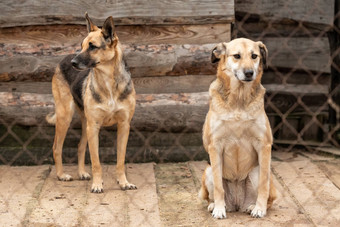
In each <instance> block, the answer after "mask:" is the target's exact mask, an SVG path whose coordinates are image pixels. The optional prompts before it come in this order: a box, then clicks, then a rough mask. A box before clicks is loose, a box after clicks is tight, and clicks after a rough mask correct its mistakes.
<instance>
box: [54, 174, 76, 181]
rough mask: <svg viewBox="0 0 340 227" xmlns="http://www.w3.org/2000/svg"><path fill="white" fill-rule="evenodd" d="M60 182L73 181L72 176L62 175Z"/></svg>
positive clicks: (59, 177) (59, 178)
mask: <svg viewBox="0 0 340 227" xmlns="http://www.w3.org/2000/svg"><path fill="white" fill-rule="evenodd" d="M58 180H60V181H72V180H73V178H72V177H71V176H70V175H68V174H65V173H63V174H62V175H60V176H58Z"/></svg>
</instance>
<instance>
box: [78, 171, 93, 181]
mask: <svg viewBox="0 0 340 227" xmlns="http://www.w3.org/2000/svg"><path fill="white" fill-rule="evenodd" d="M78 175H79V179H80V180H90V179H91V175H90V174H89V173H87V172H79V173H78Z"/></svg>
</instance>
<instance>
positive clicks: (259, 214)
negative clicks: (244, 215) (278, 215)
mask: <svg viewBox="0 0 340 227" xmlns="http://www.w3.org/2000/svg"><path fill="white" fill-rule="evenodd" d="M250 215H251V216H252V217H253V218H263V217H264V216H265V215H266V209H263V208H260V206H258V205H256V206H255V207H254V209H253V210H252V211H251V214H250Z"/></svg>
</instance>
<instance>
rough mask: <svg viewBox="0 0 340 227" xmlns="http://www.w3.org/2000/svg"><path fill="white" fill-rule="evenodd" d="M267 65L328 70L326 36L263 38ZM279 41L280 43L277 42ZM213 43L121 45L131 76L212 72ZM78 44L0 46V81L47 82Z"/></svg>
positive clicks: (275, 68) (279, 67) (214, 65)
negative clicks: (62, 60) (1, 55)
mask: <svg viewBox="0 0 340 227" xmlns="http://www.w3.org/2000/svg"><path fill="white" fill-rule="evenodd" d="M262 41H263V42H264V43H265V44H266V46H267V48H268V51H269V59H268V63H269V67H270V68H271V69H272V70H274V71H278V70H280V69H284V70H287V69H293V70H294V71H299V72H305V73H307V74H313V73H315V74H318V72H319V73H330V54H329V53H330V51H329V44H328V40H327V38H323V37H321V38H273V37H269V38H265V39H263V40H262ZM278 43H280V44H281V45H277V44H278ZM214 46H215V44H204V45H187V44H186V45H177V44H174V45H167V44H159V45H137V46H136V45H132V44H131V45H124V48H125V50H124V53H125V59H126V62H127V65H128V66H129V68H130V71H131V74H132V77H141V76H163V75H190V74H191V75H194V74H199V75H207V74H208V75H209V74H210V75H214V74H215V73H216V64H212V63H211V62H210V55H211V50H212V49H213V47H214ZM77 49H79V46H78V45H77V46H72V47H70V46H64V47H63V46H58V47H52V46H48V45H47V46H46V47H39V45H36V46H33V47H32V46H28V47H27V46H25V44H23V45H22V46H17V45H11V46H8V47H7V46H6V48H3V50H4V52H3V57H1V58H0V81H24V80H31V81H32V80H33V81H50V80H51V77H52V75H53V73H54V69H55V67H56V65H57V64H58V62H59V61H60V60H61V59H62V58H63V57H64V56H65V55H67V54H69V53H74V52H75V51H76V50H77Z"/></svg>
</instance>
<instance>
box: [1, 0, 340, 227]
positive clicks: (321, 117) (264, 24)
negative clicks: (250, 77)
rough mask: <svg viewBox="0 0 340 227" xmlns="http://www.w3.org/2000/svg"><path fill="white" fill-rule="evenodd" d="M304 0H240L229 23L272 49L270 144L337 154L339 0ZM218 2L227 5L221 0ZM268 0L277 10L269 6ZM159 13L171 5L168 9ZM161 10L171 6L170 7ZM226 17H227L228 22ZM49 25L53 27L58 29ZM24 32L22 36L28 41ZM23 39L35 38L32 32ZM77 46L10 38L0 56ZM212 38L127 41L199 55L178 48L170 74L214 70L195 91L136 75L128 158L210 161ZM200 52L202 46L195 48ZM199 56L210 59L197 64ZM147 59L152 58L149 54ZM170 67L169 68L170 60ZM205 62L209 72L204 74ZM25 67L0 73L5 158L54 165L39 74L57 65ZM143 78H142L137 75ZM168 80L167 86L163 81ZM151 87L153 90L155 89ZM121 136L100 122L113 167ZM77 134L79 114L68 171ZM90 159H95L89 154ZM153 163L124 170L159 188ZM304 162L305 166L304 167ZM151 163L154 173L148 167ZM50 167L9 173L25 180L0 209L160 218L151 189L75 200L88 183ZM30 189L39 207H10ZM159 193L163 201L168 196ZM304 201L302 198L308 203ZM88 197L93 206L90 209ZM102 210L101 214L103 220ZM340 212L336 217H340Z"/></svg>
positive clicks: (153, 51)
mask: <svg viewBox="0 0 340 227" xmlns="http://www.w3.org/2000/svg"><path fill="white" fill-rule="evenodd" d="M217 2H218V1H217ZM301 2H303V1H277V2H273V3H268V2H267V1H264V0H256V1H246V0H235V6H234V7H235V21H233V22H231V28H232V29H231V38H232V39H233V38H238V37H246V38H250V39H252V40H261V41H262V42H263V43H264V44H266V46H267V48H268V50H269V59H268V64H269V68H268V69H267V70H266V71H265V72H264V75H263V79H262V83H263V85H264V87H265V88H266V90H267V93H266V95H265V109H266V112H267V115H268V117H269V120H270V124H271V128H272V132H273V137H274V144H273V150H279V151H284V152H295V151H296V150H297V149H300V150H305V151H307V152H309V153H316V152H323V153H327V152H332V153H333V154H334V152H336V151H338V150H339V149H340V124H339V122H340V102H339V101H340V82H339V78H340V67H339V65H340V48H339V46H340V23H339V21H340V11H339V10H338V9H339V5H338V1H335V2H333V1H330V2H327V1H326V2H327V3H325V2H322V1H317V0H315V1H311V2H310V3H308V4H307V6H306V8H305V9H304V10H302V11H298V10H297V8H298V9H300V8H301V6H299V7H296V5H301V4H302V3H301ZM294 4H295V5H294ZM332 4H334V7H333V6H332V7H330V8H331V9H333V10H334V17H333V16H331V18H332V20H331V22H329V21H325V20H326V19H324V18H322V17H323V16H325V15H326V14H327V13H328V11H327V8H329V7H327V5H332ZM221 5H223V4H222V3H221ZM267 5H269V6H270V7H271V8H269V9H268V8H265V7H266V6H267ZM201 7H202V6H201V5H200V4H199V3H197V5H196V6H193V8H192V12H194V13H195V12H196V11H197V12H199V10H201ZM131 10H134V9H131ZM162 10H163V11H166V9H162ZM162 10H160V11H162ZM332 13H333V12H332ZM160 14H161V13H160ZM164 14H166V13H165V12H164ZM157 15H158V14H157ZM219 23H220V22H219ZM228 24H230V23H229V22H228ZM166 25H168V24H166ZM148 26H151V27H152V26H154V25H153V24H148ZM164 26H165V25H164ZM177 26H181V25H177ZM207 26H208V25H207ZM209 26H211V24H209ZM47 29H52V27H49V28H47ZM179 30H180V29H179ZM8 31H10V30H6V29H2V30H1V31H0V34H1V33H3V35H6V34H9V33H10V32H11V31H10V32H8ZM25 32H26V33H27V34H29V30H25ZM77 32H80V33H81V34H82V35H86V33H84V31H82V30H80V31H79V30H77ZM26 33H25V34H26ZM25 34H24V35H23V37H24V41H25ZM119 35H120V34H119V33H118V36H119ZM207 35H209V34H207ZM4 37H5V36H4ZM6 37H7V36H6ZM26 38H27V39H29V37H28V36H27V37H26ZM19 40H20V39H19ZM228 40H229V37H225V41H228ZM121 42H122V43H123V44H124V40H121ZM77 45H78V44H77ZM77 45H73V44H72V45H66V46H64V47H63V46H58V44H55V45H44V44H43V43H40V44H38V45H37V46H35V49H34V48H31V46H30V45H29V44H27V46H26V44H25V43H23V44H22V43H18V42H14V44H13V43H12V44H7V43H6V42H5V41H4V44H1V43H0V46H1V50H0V53H1V54H2V55H3V56H1V57H0V58H2V59H4V58H7V57H12V56H19V57H26V56H39V57H41V56H42V57H45V54H46V53H50V52H56V53H57V55H60V56H62V55H64V54H65V53H66V52H67V53H75V52H76V51H79V46H77ZM214 45H215V43H213V44H211V43H209V44H202V45H192V46H190V45H188V44H185V43H182V44H178V45H177V44H160V45H158V44H157V45H152V44H147V45H135V44H131V45H130V44H127V45H126V46H125V49H126V50H127V52H128V54H129V55H134V54H135V55H136V53H138V54H141V53H146V54H147V55H148V56H147V57H148V59H149V60H150V56H151V58H152V57H154V58H156V57H157V58H158V57H159V58H161V57H162V56H165V54H167V53H171V54H172V53H175V52H176V51H177V52H179V51H182V52H183V53H189V54H190V53H193V54H197V53H198V54H199V55H197V56H193V57H192V58H189V57H186V56H187V55H185V56H184V55H183V56H184V57H183V56H182V55H181V56H182V58H183V59H184V60H183V62H185V64H183V66H178V67H177V66H173V68H172V70H173V71H171V72H170V73H168V74H169V75H170V76H174V77H175V76H176V77H185V76H189V75H187V74H190V73H192V74H196V75H197V77H198V76H202V75H205V74H210V75H207V78H208V79H205V80H204V82H201V83H204V86H203V87H204V89H206V90H204V91H203V90H199V92H192V93H190V92H187V93H186V92H183V93H182V92H172V93H171V92H164V93H162V89H164V90H166V88H162V87H161V86H162V85H161V84H158V86H159V87H161V88H159V87H157V84H156V85H155V86H156V87H154V89H153V90H152V89H151V90H148V92H147V93H144V94H143V93H141V94H138V89H140V90H143V89H142V88H143V86H141V84H140V82H139V84H138V86H140V87H142V88H139V87H138V86H137V108H136V112H137V113H136V117H135V118H133V121H132V124H131V130H130V136H129V141H128V146H127V156H126V162H128V163H146V162H156V163H166V162H184V161H196V160H208V158H209V157H208V154H207V153H206V151H205V150H204V148H203V145H202V127H203V123H204V120H205V115H206V113H207V111H208V101H209V97H208V94H207V91H208V87H209V84H210V82H211V81H212V80H213V79H214V72H215V71H214V70H216V66H214V65H210V64H209V66H207V67H206V68H205V69H202V68H200V66H199V65H200V64H202V62H203V63H206V62H208V61H210V58H209V57H210V50H211V49H212V47H213V46H214ZM188 46H189V47H188ZM196 50H199V51H198V52H197V51H196ZM138 51H140V52H138ZM185 51H187V52H185ZM182 52H181V53H182ZM174 56H175V55H174ZM175 57H177V56H175ZM202 57H205V58H207V59H205V60H203V61H201V58H202ZM2 59H1V60H2ZM19 60H20V59H19ZM150 61H153V59H151V60H150ZM187 61H193V62H187ZM195 61H197V62H195ZM154 62H156V63H157V64H156V63H155V64H154V65H152V67H154V68H157V69H156V70H155V71H157V70H158V71H157V73H159V72H161V71H162V70H164V68H162V67H163V65H162V64H163V63H164V62H161V61H154ZM18 64H25V62H19V63H18ZM164 65H166V62H165V63H164ZM128 66H130V68H131V70H132V75H134V74H133V73H134V72H135V71H136V70H141V69H136V67H135V66H134V65H128ZM185 66H188V67H196V68H195V69H194V70H192V71H191V72H190V73H187V72H186V69H183V68H181V67H185ZM54 67H55V66H54ZM176 67H177V68H176ZM200 69H202V70H203V72H201V71H199V70H200ZM27 70H28V72H27V75H26V74H25V75H18V76H17V77H13V78H10V79H8V81H6V78H7V76H8V75H7V74H1V75H0V79H2V80H1V87H2V88H1V92H0V105H1V106H0V108H1V109H2V110H1V112H0V116H1V118H0V163H1V164H5V165H10V166H13V165H43V164H53V154H52V145H53V139H54V133H55V132H54V127H53V126H50V125H48V124H47V123H46V122H45V121H44V120H43V119H44V118H43V117H44V116H45V115H46V114H48V113H49V112H51V111H53V108H54V102H53V98H52V95H51V93H50V89H49V88H46V87H47V86H45V85H43V84H41V83H47V82H50V81H51V76H49V77H45V76H41V75H43V74H44V75H47V74H48V75H52V74H53V70H52V71H51V67H50V68H48V67H47V68H46V69H44V68H43V69H41V71H40V74H39V76H37V75H33V76H31V77H30V73H31V72H30V71H29V70H30V66H27ZM143 70H144V71H143ZM148 70H150V68H147V67H146V68H143V69H142V71H143V72H144V73H145V75H144V76H145V77H147V76H149V75H147V72H148ZM151 71H152V70H151ZM183 72H185V73H183ZM211 72H213V73H211ZM181 73H182V74H181ZM169 75H166V76H169ZM196 75H194V76H196ZM20 76H22V77H20ZM151 76H158V75H151ZM162 76H165V75H162ZM190 76H191V75H190ZM139 77H143V76H140V75H139ZM139 77H136V78H135V77H133V79H134V82H135V81H140V80H141V79H140V78H139ZM3 78H5V79H3ZM22 78H24V79H22ZM27 78H28V79H27ZM39 78H40V79H39ZM41 78H43V79H41ZM188 78H189V77H188ZM199 78H201V77H199ZM4 81H5V82H4ZM27 81H28V82H32V81H33V82H37V84H35V85H30V86H33V87H32V88H30V87H28V86H22V87H24V88H25V89H27V90H25V89H21V87H20V86H18V87H16V85H15V84H19V85H20V84H21V85H22V84H24V83H26V82H27ZM179 81H180V80H179ZM188 81H189V82H188ZM196 82H197V81H195V79H193V80H186V83H187V85H186V86H187V87H190V86H194V85H195V83H196ZM162 83H165V79H164V81H162ZM197 83H199V82H197ZM13 84H14V85H13ZM172 86H180V84H172ZM181 86H182V85H181ZM147 88H148V89H149V87H147ZM145 90H146V89H144V90H143V91H145ZM174 90H175V89H174ZM19 107H20V108H19ZM116 137H117V132H116V127H115V126H113V127H108V128H102V129H101V131H100V134H99V141H100V159H101V162H102V163H106V164H112V163H115V162H116V158H117V153H116V152H117V151H116V145H117V141H116ZM80 138H81V127H80V121H79V118H77V116H75V117H74V120H73V122H72V124H71V126H70V128H69V131H68V134H67V136H66V140H65V143H64V147H63V162H64V163H65V164H72V165H71V166H70V167H67V168H68V171H70V172H77V170H76V167H75V165H74V163H76V162H77V146H78V142H79V140H80ZM86 163H88V164H90V157H89V154H88V152H87V156H86ZM143 165H144V164H143ZM282 165H284V164H282ZM290 167H291V168H294V167H292V166H290ZM18 168H19V167H18ZM148 168H150V166H145V168H144V167H143V168H140V167H138V166H137V165H133V164H130V165H129V166H128V167H127V172H128V173H130V176H133V177H132V178H133V179H134V180H135V181H138V182H139V185H138V186H139V187H140V188H141V189H143V190H147V189H149V188H151V189H152V190H156V188H153V187H156V186H152V185H154V184H156V183H155V181H156V180H155V179H154V178H152V177H151V178H150V176H149V175H148V174H152V171H151V170H150V169H148ZM300 168H307V167H306V166H301V167H300ZM146 169H148V171H147V172H146V173H143V171H146ZM182 170H183V172H184V173H185V174H184V175H183V177H184V178H185V177H191V174H192V172H190V171H189V170H188V169H186V167H183V168H182ZM16 171H18V173H17V172H16ZM50 171H51V169H50V168H47V169H44V171H41V172H39V174H38V176H36V175H34V174H35V173H33V172H32V171H31V170H30V169H27V174H28V175H27V174H26V175H27V176H29V177H28V178H22V177H21V176H20V173H19V170H16V169H13V173H7V174H12V175H13V176H12V177H11V178H15V179H17V181H18V182H19V183H18V184H20V187H19V186H18V187H17V188H14V189H11V190H12V193H9V196H7V195H8V193H7V194H6V192H3V193H2V195H1V194H0V200H1V204H0V207H1V208H2V209H3V210H4V211H3V213H6V215H7V214H8V217H7V218H9V219H10V218H12V219H17V220H19V222H18V224H22V225H30V223H28V222H27V220H28V219H27V217H30V218H31V219H30V220H32V218H33V220H35V219H36V220H35V221H37V222H36V223H38V222H41V223H49V224H54V225H66V226H74V225H89V226H91V225H100V224H103V225H104V224H106V225H112V226H115V225H117V226H123V225H124V226H125V225H136V226H137V225H138V226H140V225H144V226H150V225H155V222H154V217H153V216H152V215H151V214H150V211H152V212H155V215H156V214H157V212H158V211H155V210H156V208H157V207H158V205H157V204H151V205H149V207H148V208H145V204H141V203H140V202H139V201H138V199H139V198H138V197H139V196H141V197H143V196H146V195H141V194H138V193H134V192H121V191H119V190H118V186H116V185H114V184H113V183H112V182H111V183H108V185H107V183H106V182H105V187H106V188H108V189H109V190H108V192H105V193H104V195H101V196H96V195H92V194H87V197H86V199H84V198H78V197H77V195H78V193H79V188H82V189H81V190H84V191H85V190H86V191H89V190H90V184H89V183H88V182H81V183H79V181H75V182H73V183H70V184H69V185H68V186H65V184H64V183H63V182H57V181H56V179H54V180H55V181H52V180H51V179H50V178H47V177H46V176H48V175H53V174H55V172H54V171H55V170H54V168H52V172H51V173H50ZM114 171H115V170H114V168H113V166H112V165H105V166H104V171H103V172H104V175H105V174H106V175H105V176H104V178H105V179H107V180H108V179H114V178H115V174H114ZM134 171H137V172H134ZM138 171H140V172H138ZM150 171H151V172H150ZM294 171H295V172H299V170H298V169H294ZM133 172H134V173H133ZM2 174H5V173H2ZM26 175H25V176H26ZM31 176H35V177H42V178H44V176H45V178H44V179H47V180H46V181H44V184H43V185H40V186H39V184H38V186H36V187H35V188H31V186H30V184H29V182H31V181H32V179H31V178H32V177H31ZM183 182H185V181H183ZM196 183H197V182H196ZM196 186H197V185H196ZM304 186H305V187H307V188H308V190H309V191H310V192H311V193H312V194H313V193H314V194H317V193H319V192H318V191H316V189H315V187H314V186H313V187H312V186H310V185H306V184H305V185H304ZM42 187H44V190H42ZM157 187H158V188H157V190H158V192H159V191H162V187H163V185H162V184H161V185H160V184H157ZM320 187H321V186H320ZM320 187H319V188H320ZM193 188H194V189H195V187H192V188H186V190H188V191H189V192H190V190H192V189H193ZM196 188H197V187H196ZM151 189H150V190H151ZM32 191H39V192H43V194H39V195H38V194H37V195H36V196H35V197H34V196H33V197H32V198H31V199H30V201H26V202H27V203H28V204H31V205H32V207H34V209H33V208H32V210H29V211H27V210H26V212H18V210H17V207H12V205H11V204H10V202H11V201H12V200H13V198H14V197H16V196H17V195H19V194H24V193H27V192H32ZM44 193H45V194H44ZM159 196H160V198H161V199H162V198H163V197H162V196H164V195H159ZM120 200H125V201H128V202H127V203H124V204H125V205H126V204H130V206H132V207H134V209H135V210H133V211H131V210H129V209H128V208H126V207H124V206H125V205H124V204H122V203H120V202H119V201H120ZM55 201H58V202H60V201H63V202H62V203H58V206H59V207H57V208H55V209H52V208H51V207H54V206H56V204H57V203H55ZM320 202H322V201H320ZM306 203H307V202H305V203H302V205H304V204H306ZM88 204H92V206H89V205H88ZM93 204H94V205H93ZM112 204H118V205H117V206H118V207H115V206H111V205H112ZM325 206H326V205H325ZM80 207H81V208H80ZM84 207H85V208H84ZM177 209H178V208H177V207H176V206H173V207H171V206H170V208H169V210H177ZM117 210H119V212H118V211H117ZM19 211H20V210H19ZM129 212H131V213H129ZM176 212H177V211H176ZM122 213H123V214H122ZM69 215H75V216H77V217H78V219H77V220H74V219H71V220H72V222H63V220H64V219H65V220H66V219H67V216H69ZM127 215H132V216H133V215H135V217H136V218H135V219H134V220H128V221H127V219H125V216H127ZM324 215H325V217H326V216H332V215H333V216H334V214H332V213H331V212H326V213H325V214H324ZM0 216H1V214H0ZM96 216H97V217H96ZM98 216H99V217H100V220H101V221H98ZM333 216H332V217H333ZM335 217H338V216H336V215H335ZM21 220H24V221H21ZM162 221H164V220H162ZM312 222H313V221H312ZM207 223H209V221H206V222H205V224H207Z"/></svg>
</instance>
